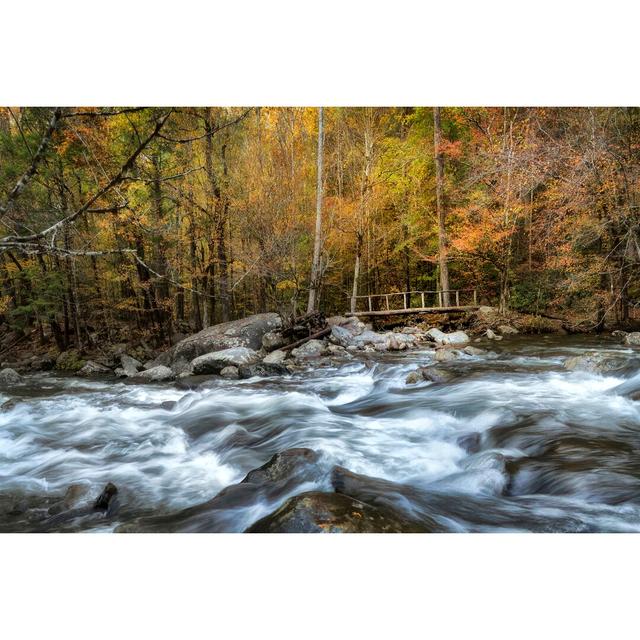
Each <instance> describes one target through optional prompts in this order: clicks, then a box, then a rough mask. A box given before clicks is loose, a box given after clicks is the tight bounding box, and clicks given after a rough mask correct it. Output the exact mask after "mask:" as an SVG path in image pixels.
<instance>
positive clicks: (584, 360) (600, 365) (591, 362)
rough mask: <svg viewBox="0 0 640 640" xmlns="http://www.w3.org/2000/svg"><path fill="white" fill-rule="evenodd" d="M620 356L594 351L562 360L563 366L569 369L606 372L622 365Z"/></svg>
mask: <svg viewBox="0 0 640 640" xmlns="http://www.w3.org/2000/svg"><path fill="white" fill-rule="evenodd" d="M624 365H625V362H624V360H622V359H620V358H615V357H612V356H607V355H604V354H602V353H598V352H596V351H593V352H590V353H585V354H583V355H580V356H572V357H570V358H567V359H566V360H565V361H564V368H565V369H568V370H569V371H588V372H590V373H606V372H608V371H616V370H617V369H621V368H622V367H624Z"/></svg>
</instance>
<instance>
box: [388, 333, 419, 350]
mask: <svg viewBox="0 0 640 640" xmlns="http://www.w3.org/2000/svg"><path fill="white" fill-rule="evenodd" d="M386 344H387V349H388V350H389V351H404V350H405V349H406V348H407V346H408V345H413V344H414V338H413V336H405V335H402V334H401V333H399V334H393V333H392V334H390V335H389V336H388V337H387V343H386Z"/></svg>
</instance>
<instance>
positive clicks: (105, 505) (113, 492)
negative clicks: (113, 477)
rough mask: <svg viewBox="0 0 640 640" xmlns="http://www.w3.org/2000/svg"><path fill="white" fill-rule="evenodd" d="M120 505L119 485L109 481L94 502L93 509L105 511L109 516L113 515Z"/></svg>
mask: <svg viewBox="0 0 640 640" xmlns="http://www.w3.org/2000/svg"><path fill="white" fill-rule="evenodd" d="M119 507H120V504H119V501H118V487H116V485H115V484H113V483H112V482H109V483H107V485H106V486H105V488H104V489H103V490H102V493H101V494H100V495H99V496H98V497H97V498H96V500H95V502H94V503H93V509H94V511H104V512H105V513H106V515H107V516H113V515H115V514H116V512H117V511H118V509H119Z"/></svg>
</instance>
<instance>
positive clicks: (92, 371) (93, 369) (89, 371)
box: [78, 360, 111, 376]
mask: <svg viewBox="0 0 640 640" xmlns="http://www.w3.org/2000/svg"><path fill="white" fill-rule="evenodd" d="M105 373H111V369H109V367H105V366H104V365H103V364H100V363H99V362H94V361H93V360H87V361H86V363H85V364H84V366H83V367H82V369H80V370H79V371H78V375H80V376H95V375H99V374H105Z"/></svg>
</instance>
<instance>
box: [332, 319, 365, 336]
mask: <svg viewBox="0 0 640 640" xmlns="http://www.w3.org/2000/svg"><path fill="white" fill-rule="evenodd" d="M327 324H328V325H329V326H330V327H342V328H343V329H346V330H347V331H348V332H349V333H350V334H351V335H352V336H357V335H360V334H361V333H362V332H363V331H365V330H366V328H367V325H365V324H364V322H361V321H360V320H358V318H357V317H355V316H350V317H348V318H345V317H344V316H332V317H331V318H327Z"/></svg>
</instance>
